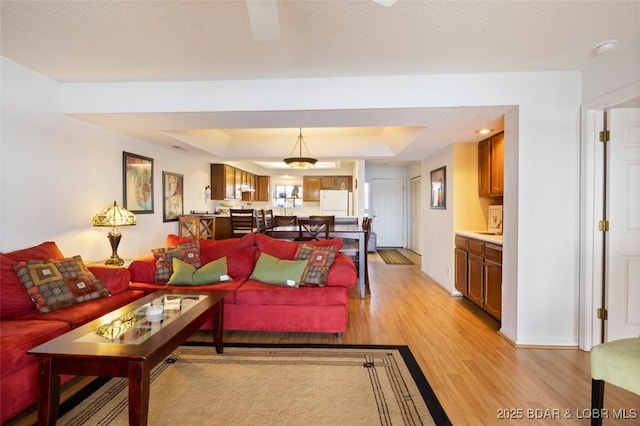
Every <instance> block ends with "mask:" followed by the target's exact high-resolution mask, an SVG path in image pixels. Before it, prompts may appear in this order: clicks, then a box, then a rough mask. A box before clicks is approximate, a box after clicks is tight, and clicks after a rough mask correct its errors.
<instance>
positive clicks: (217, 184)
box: [210, 164, 236, 200]
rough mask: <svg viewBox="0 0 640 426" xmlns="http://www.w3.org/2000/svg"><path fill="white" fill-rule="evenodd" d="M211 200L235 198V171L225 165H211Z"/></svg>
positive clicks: (233, 168)
mask: <svg viewBox="0 0 640 426" xmlns="http://www.w3.org/2000/svg"><path fill="white" fill-rule="evenodd" d="M210 178H211V199H212V200H224V199H225V198H235V197H236V190H235V188H236V169H235V167H231V166H228V165H226V164H212V165H211V176H210Z"/></svg>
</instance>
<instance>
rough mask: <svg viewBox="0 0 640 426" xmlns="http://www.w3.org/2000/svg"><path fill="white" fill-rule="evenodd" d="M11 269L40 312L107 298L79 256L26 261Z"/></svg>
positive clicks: (106, 294) (104, 288)
mask: <svg viewBox="0 0 640 426" xmlns="http://www.w3.org/2000/svg"><path fill="white" fill-rule="evenodd" d="M13 267H14V268H15V270H16V273H17V274H18V277H19V278H20V281H22V284H23V285H24V287H25V288H26V290H27V293H28V294H29V296H30V297H31V300H33V302H34V303H35V304H36V307H37V308H38V310H39V311H40V312H43V313H45V312H51V311H55V310H57V309H61V308H66V307H68V306H73V305H77V304H78V303H83V302H87V301H89V300H93V299H98V298H100V297H109V296H111V293H110V292H109V290H108V289H107V288H106V287H105V286H104V285H103V284H102V281H100V280H99V279H98V278H96V276H95V275H93V273H92V272H91V271H89V270H88V269H87V267H86V266H85V264H84V262H82V258H81V257H80V256H74V257H70V258H67V259H56V260H26V261H21V262H16V263H14V264H13Z"/></svg>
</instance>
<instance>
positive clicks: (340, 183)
mask: <svg viewBox="0 0 640 426" xmlns="http://www.w3.org/2000/svg"><path fill="white" fill-rule="evenodd" d="M352 182H353V179H352V178H351V176H336V188H335V189H346V190H348V191H352V190H353V183H352Z"/></svg>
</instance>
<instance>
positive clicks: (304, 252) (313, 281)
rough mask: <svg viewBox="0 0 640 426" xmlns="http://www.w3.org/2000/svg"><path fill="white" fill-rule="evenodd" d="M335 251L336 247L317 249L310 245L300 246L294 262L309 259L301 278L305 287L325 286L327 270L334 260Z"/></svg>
mask: <svg viewBox="0 0 640 426" xmlns="http://www.w3.org/2000/svg"><path fill="white" fill-rule="evenodd" d="M337 250H338V249H337V247H336V246H326V247H318V246H313V245H311V244H300V247H298V251H297V252H296V256H295V260H305V259H309V265H308V266H307V269H306V270H305V273H304V274H303V276H302V282H303V283H304V284H307V285H315V286H319V287H324V286H326V285H327V278H328V276H329V268H330V267H331V265H332V264H333V261H334V260H335V258H336V253H337Z"/></svg>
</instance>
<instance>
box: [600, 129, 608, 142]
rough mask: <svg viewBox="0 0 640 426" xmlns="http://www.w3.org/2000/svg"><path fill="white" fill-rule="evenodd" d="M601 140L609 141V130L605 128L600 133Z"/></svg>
mask: <svg viewBox="0 0 640 426" xmlns="http://www.w3.org/2000/svg"><path fill="white" fill-rule="evenodd" d="M599 134H600V142H609V136H610V134H609V131H608V130H603V131H601V132H600V133H599Z"/></svg>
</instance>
